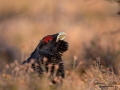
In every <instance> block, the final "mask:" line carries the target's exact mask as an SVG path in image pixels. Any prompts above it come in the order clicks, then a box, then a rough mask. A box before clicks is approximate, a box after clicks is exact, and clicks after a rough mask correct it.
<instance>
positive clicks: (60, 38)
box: [56, 32, 67, 42]
mask: <svg viewBox="0 0 120 90" xmlns="http://www.w3.org/2000/svg"><path fill="white" fill-rule="evenodd" d="M66 35H67V34H66V33H65V32H59V33H58V36H57V39H56V42H58V41H59V40H64V39H65V38H66Z"/></svg>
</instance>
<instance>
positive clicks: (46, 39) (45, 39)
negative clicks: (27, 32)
mask: <svg viewBox="0 0 120 90" xmlns="http://www.w3.org/2000/svg"><path fill="white" fill-rule="evenodd" d="M52 39H53V37H52V36H46V37H45V38H44V40H43V42H45V43H47V42H48V41H49V40H52Z"/></svg>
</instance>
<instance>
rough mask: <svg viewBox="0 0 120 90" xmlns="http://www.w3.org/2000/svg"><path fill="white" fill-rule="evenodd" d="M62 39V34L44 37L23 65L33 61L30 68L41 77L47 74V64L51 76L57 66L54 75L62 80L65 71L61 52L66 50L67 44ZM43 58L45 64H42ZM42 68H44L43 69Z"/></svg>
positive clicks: (63, 35)
mask: <svg viewBox="0 0 120 90" xmlns="http://www.w3.org/2000/svg"><path fill="white" fill-rule="evenodd" d="M64 38H65V33H64V32H61V33H57V34H53V35H47V36H45V37H44V38H43V39H42V40H41V41H40V43H39V44H38V46H37V47H36V49H35V50H34V51H33V52H32V54H31V55H30V57H29V58H28V59H27V60H26V61H24V62H23V64H25V63H30V62H31V60H34V63H33V64H32V68H33V69H34V70H35V71H36V72H37V73H39V74H40V75H42V74H43V72H48V69H49V68H48V65H49V64H51V65H52V67H51V75H53V73H54V71H55V65H58V66H59V68H58V71H57V73H56V76H62V78H64V77H65V69H64V63H63V60H62V54H63V52H65V51H67V50H68V43H67V42H66V41H64ZM44 57H46V58H47V61H46V62H44ZM35 63H37V64H38V66H36V65H35ZM42 66H44V69H43V67H42ZM36 69H37V70H36Z"/></svg>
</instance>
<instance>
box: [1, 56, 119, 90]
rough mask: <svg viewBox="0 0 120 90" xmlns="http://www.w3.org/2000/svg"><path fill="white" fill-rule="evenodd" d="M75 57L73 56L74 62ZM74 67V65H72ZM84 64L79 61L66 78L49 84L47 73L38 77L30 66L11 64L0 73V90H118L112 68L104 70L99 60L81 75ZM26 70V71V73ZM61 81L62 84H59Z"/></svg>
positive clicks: (58, 78) (55, 78)
mask: <svg viewBox="0 0 120 90" xmlns="http://www.w3.org/2000/svg"><path fill="white" fill-rule="evenodd" d="M76 60H77V56H74V61H76ZM73 66H74V63H73ZM82 66H84V62H83V61H80V62H79V64H78V65H77V66H75V67H76V68H73V70H71V71H68V70H66V78H65V79H61V78H60V77H54V80H55V81H56V82H57V84H56V85H53V84H52V83H51V82H50V77H49V72H48V73H44V75H43V76H41V77H39V76H38V75H37V74H36V73H35V72H34V71H33V70H32V69H31V68H30V64H26V65H24V66H23V65H19V64H18V62H17V61H16V62H13V63H11V64H10V65H6V68H5V69H4V70H3V72H1V73H0V90H22V89H23V90H74V89H75V90H114V89H115V90H119V89H120V76H119V75H115V74H114V71H112V68H104V66H102V65H101V64H100V58H97V60H96V61H95V62H94V64H93V65H91V67H90V68H89V69H86V70H85V72H84V73H83V74H82V75H81V74H80V73H79V70H80V68H82ZM26 70H27V71H26ZM61 80H62V81H63V83H62V84H61Z"/></svg>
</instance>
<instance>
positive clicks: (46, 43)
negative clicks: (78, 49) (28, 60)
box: [39, 32, 68, 55]
mask: <svg viewBox="0 0 120 90" xmlns="http://www.w3.org/2000/svg"><path fill="white" fill-rule="evenodd" d="M65 38H66V33H64V32H60V33H57V34H53V35H47V36H45V37H44V38H43V39H42V40H41V41H40V44H39V51H40V52H43V53H44V54H47V55H54V54H62V53H63V52H65V51H67V50H68V43H67V42H66V41H64V39H65Z"/></svg>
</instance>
